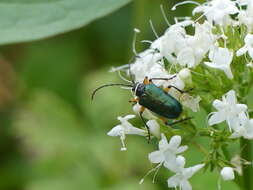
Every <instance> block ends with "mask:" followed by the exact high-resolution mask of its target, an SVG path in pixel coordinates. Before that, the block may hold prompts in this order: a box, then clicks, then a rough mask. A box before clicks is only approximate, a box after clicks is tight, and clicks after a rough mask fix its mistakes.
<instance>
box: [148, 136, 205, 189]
mask: <svg viewBox="0 0 253 190" xmlns="http://www.w3.org/2000/svg"><path fill="white" fill-rule="evenodd" d="M161 136H162V138H161V140H160V142H159V150H157V151H155V152H152V153H150V154H149V160H150V162H151V163H155V164H159V165H158V166H161V165H164V167H165V168H167V169H169V170H170V171H172V172H174V173H175V175H174V176H172V177H170V178H169V179H168V187H174V188H176V187H179V188H180V189H182V190H191V189H192V187H191V184H190V183H189V181H188V179H189V178H190V177H192V176H193V174H194V173H196V172H197V171H198V170H200V169H201V168H203V167H204V164H198V165H195V166H193V167H189V168H185V158H184V157H183V156H181V155H179V156H177V154H180V153H182V152H184V151H185V150H187V148H188V147H187V146H180V144H181V137H180V136H178V135H176V136H173V137H171V139H170V142H169V143H168V141H167V138H166V137H165V135H164V134H162V135H161Z"/></svg>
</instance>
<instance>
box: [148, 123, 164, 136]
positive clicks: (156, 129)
mask: <svg viewBox="0 0 253 190" xmlns="http://www.w3.org/2000/svg"><path fill="white" fill-rule="evenodd" d="M147 126H148V127H149V130H150V133H151V134H152V135H154V136H155V137H157V138H160V137H161V132H160V125H159V124H158V123H157V121H156V120H149V121H148V122H147Z"/></svg>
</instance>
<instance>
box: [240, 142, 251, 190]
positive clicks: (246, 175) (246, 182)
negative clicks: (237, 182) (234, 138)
mask: <svg viewBox="0 0 253 190" xmlns="http://www.w3.org/2000/svg"><path fill="white" fill-rule="evenodd" d="M240 145H241V149H242V150H241V158H243V159H245V160H247V161H249V162H252V143H251V142H250V141H249V140H247V139H241V141H240ZM242 178H243V179H242V184H241V188H242V189H245V190H253V168H252V164H250V165H246V166H245V167H243V176H242Z"/></svg>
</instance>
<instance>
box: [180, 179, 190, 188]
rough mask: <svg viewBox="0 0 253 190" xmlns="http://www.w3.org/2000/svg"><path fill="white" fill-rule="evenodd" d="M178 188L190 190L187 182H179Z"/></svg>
mask: <svg viewBox="0 0 253 190" xmlns="http://www.w3.org/2000/svg"><path fill="white" fill-rule="evenodd" d="M180 187H181V189H182V190H192V186H191V184H190V182H189V181H188V180H182V181H181V182H180Z"/></svg>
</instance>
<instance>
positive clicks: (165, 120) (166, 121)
mask: <svg viewBox="0 0 253 190" xmlns="http://www.w3.org/2000/svg"><path fill="white" fill-rule="evenodd" d="M159 118H160V119H161V120H162V121H163V122H164V124H165V125H167V123H168V120H167V119H166V118H165V117H159Z"/></svg>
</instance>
